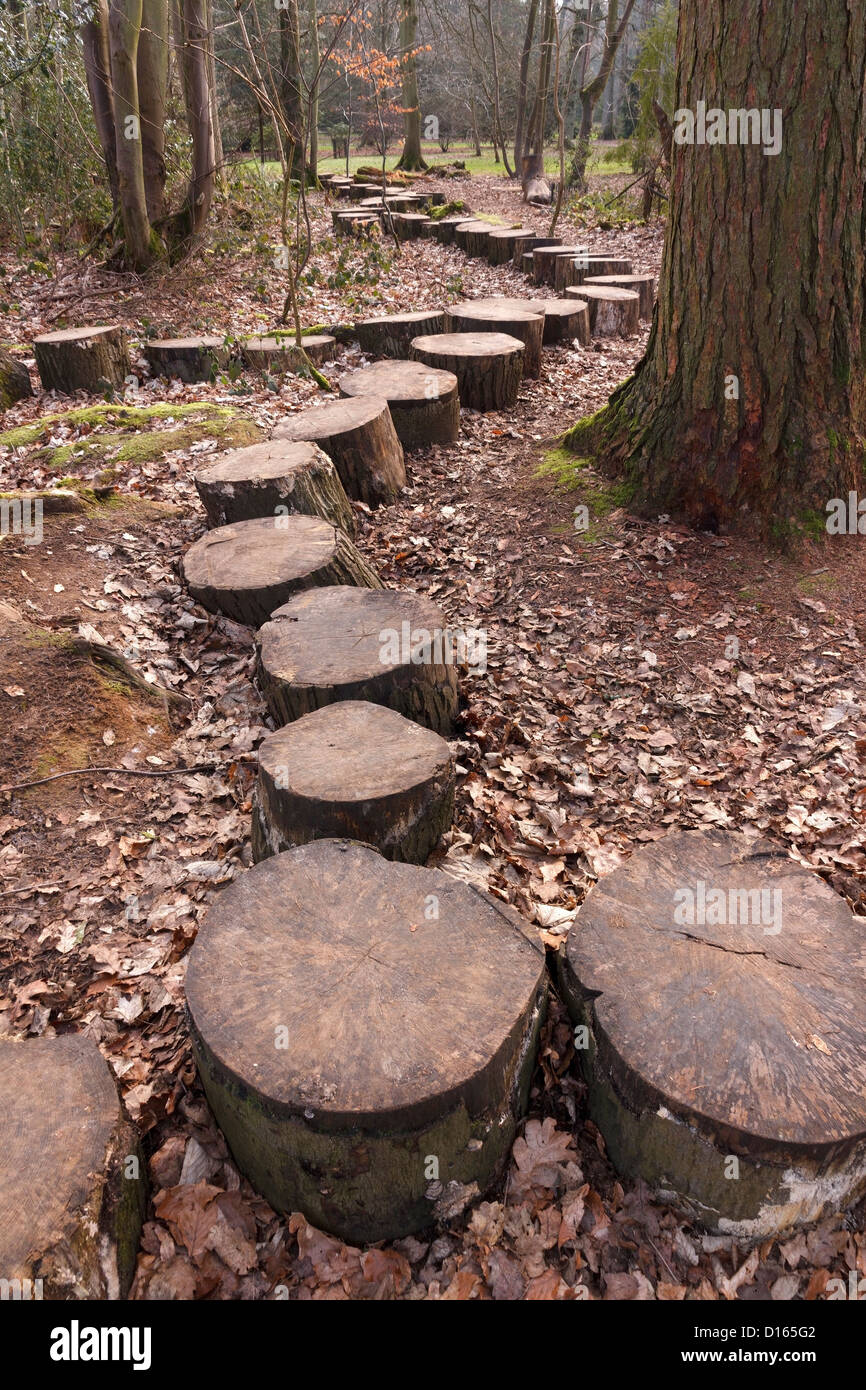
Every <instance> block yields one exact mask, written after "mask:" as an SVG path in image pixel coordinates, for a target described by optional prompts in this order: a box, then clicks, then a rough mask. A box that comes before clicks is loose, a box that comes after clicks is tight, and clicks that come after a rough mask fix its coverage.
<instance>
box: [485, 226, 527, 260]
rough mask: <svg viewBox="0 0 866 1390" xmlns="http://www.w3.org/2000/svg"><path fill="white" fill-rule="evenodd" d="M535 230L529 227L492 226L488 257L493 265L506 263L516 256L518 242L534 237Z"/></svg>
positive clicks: (488, 240) (489, 236) (489, 235)
mask: <svg viewBox="0 0 866 1390" xmlns="http://www.w3.org/2000/svg"><path fill="white" fill-rule="evenodd" d="M533 235H534V234H533V232H532V229H531V228H527V227H492V228H491V229H490V232H489V234H488V237H487V259H488V261H489V262H490V264H491V265H505V264H506V263H507V262H508V261H510V260H511V259H512V258H513V256H514V248H515V246H516V245H517V243H518V242H526V240H527V238H529V239H532V237H533Z"/></svg>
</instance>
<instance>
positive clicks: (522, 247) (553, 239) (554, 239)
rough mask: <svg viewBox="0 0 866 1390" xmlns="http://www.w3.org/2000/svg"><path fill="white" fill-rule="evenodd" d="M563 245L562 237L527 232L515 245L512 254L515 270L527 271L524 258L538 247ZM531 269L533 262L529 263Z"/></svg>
mask: <svg viewBox="0 0 866 1390" xmlns="http://www.w3.org/2000/svg"><path fill="white" fill-rule="evenodd" d="M561 245H562V237H561V236H536V235H535V234H534V233H526V232H524V233H523V235H522V236H521V237H520V238H519V239H518V240H517V241H516V242H515V243H514V251H513V253H512V263H513V265H514V269H515V270H526V269H527V267H526V265H525V264H524V256H525V255H526V253H527V252H528V251H533V250H534V249H535V247H536V246H561ZM529 268H530V269H531V268H532V262H531V261H530V262H529Z"/></svg>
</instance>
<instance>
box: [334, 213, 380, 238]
mask: <svg viewBox="0 0 866 1390" xmlns="http://www.w3.org/2000/svg"><path fill="white" fill-rule="evenodd" d="M378 226H379V218H378V216H377V215H376V213H351V214H350V213H347V214H345V215H344V216H342V217H335V219H334V231H335V232H336V234H337V236H354V237H360V236H369V235H370V234H371V231H372V229H373V227H377V228H378Z"/></svg>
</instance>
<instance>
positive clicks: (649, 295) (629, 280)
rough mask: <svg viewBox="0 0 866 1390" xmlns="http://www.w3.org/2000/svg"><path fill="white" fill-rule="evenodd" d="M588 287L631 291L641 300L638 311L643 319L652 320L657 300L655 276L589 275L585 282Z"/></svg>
mask: <svg viewBox="0 0 866 1390" xmlns="http://www.w3.org/2000/svg"><path fill="white" fill-rule="evenodd" d="M584 283H585V284H587V285H616V287H617V289H620V290H631V291H632V293H634V294H636V295H637V296H638V297H639V299H640V309H639V310H638V312H639V314H640V317H641V318H642V319H651V318H652V316H653V305H654V304H655V299H656V277H655V276H654V275H589V276H587V278H586V280H585V281H584Z"/></svg>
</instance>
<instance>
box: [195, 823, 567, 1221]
mask: <svg viewBox="0 0 866 1390" xmlns="http://www.w3.org/2000/svg"><path fill="white" fill-rule="evenodd" d="M186 996H187V1003H188V1009H189V1017H190V1024H191V1032H192V1039H193V1047H194V1050H195V1054H196V1060H197V1063H198V1068H199V1074H200V1076H201V1079H202V1082H203V1084H204V1089H205V1092H206V1094H207V1097H208V1100H209V1102H210V1105H211V1108H212V1110H213V1112H214V1114H215V1115H216V1117H217V1120H218V1122H219V1124H220V1127H221V1129H222V1131H223V1133H224V1135H225V1137H226V1139H227V1140H228V1143H229V1147H230V1148H231V1150H232V1153H233V1155H234V1158H235V1161H236V1162H237V1164H238V1167H239V1168H240V1169H241V1171H242V1172H243V1173H245V1174H246V1176H247V1177H248V1178H249V1180H250V1182H251V1183H252V1184H253V1186H254V1187H255V1188H256V1189H257V1190H258V1191H259V1192H261V1193H262V1194H263V1195H264V1196H265V1197H266V1198H267V1200H268V1201H269V1202H270V1203H271V1205H272V1206H273V1207H275V1208H276V1209H277V1210H280V1211H293V1210H300V1211H302V1212H303V1213H304V1215H305V1216H306V1217H307V1219H308V1220H309V1221H311V1222H312V1223H313V1225H315V1226H317V1227H320V1228H323V1229H324V1230H326V1231H331V1232H333V1233H334V1234H335V1235H337V1236H339V1237H340V1238H341V1239H343V1240H346V1241H350V1242H352V1243H353V1244H367V1243H369V1242H371V1241H377V1240H383V1239H389V1238H394V1237H398V1236H403V1235H408V1234H409V1233H410V1232H412V1231H417V1230H420V1229H423V1228H424V1227H425V1226H428V1225H430V1224H431V1223H432V1221H433V1220H434V1219H435V1215H436V1213H435V1207H434V1204H435V1200H436V1197H437V1195H438V1194H439V1193H440V1192H441V1190H442V1186H443V1185H444V1186H445V1191H446V1193H447V1190H448V1189H447V1185H448V1184H449V1183H451V1182H457V1183H460V1184H466V1185H469V1184H472V1183H476V1184H477V1185H478V1189H479V1191H484V1190H485V1189H486V1188H487V1187H488V1186H489V1185H490V1184H491V1182H492V1181H494V1179H495V1178H496V1176H497V1174H498V1173H499V1171H500V1170H501V1168H502V1167H503V1165H504V1163H505V1161H506V1159H507V1156H508V1153H509V1150H510V1147H511V1143H512V1141H513V1139H514V1134H515V1131H516V1127H517V1124H518V1122H519V1119H520V1117H521V1115H522V1113H523V1111H524V1109H525V1105H526V1099H527V1094H528V1089H529V1082H530V1077H531V1072H532V1067H533V1063H534V1059H535V1052H536V1047H537V1039H538V1032H539V1028H540V1024H541V1020H542V1017H543V1013H544V1007H545V1003H546V984H545V970H544V956H543V953H542V951H541V950H540V949H539V946H538V944H537V943H536V942H535V941H534V940H533V939H532V938H531V937H530V936H529V934H528V932H527V931H526V930H525V929H524V927H523V924H522V923H521V920H520V918H518V917H517V914H516V913H514V912H513V910H512V909H510V908H508V907H506V906H504V905H503V904H502V903H500V902H498V901H497V900H496V899H494V898H491V897H488V896H486V895H483V894H481V893H479V892H477V891H476V890H475V889H473V888H471V887H469V886H468V885H467V884H465V883H461V882H459V881H458V880H457V879H454V878H451V877H450V876H449V875H447V874H444V873H441V872H440V871H438V870H436V869H427V868H420V867H418V866H417V865H414V864H397V863H391V862H389V861H388V860H386V859H383V858H382V857H381V855H378V854H377V853H376V852H375V850H372V849H370V848H369V847H368V846H366V845H361V844H358V843H356V842H354V841H351V840H317V841H315V842H314V843H313V844H308V845H302V846H301V847H300V848H298V849H291V850H287V851H286V853H285V854H278V855H276V856H275V857H274V858H272V859H266V860H264V861H263V862H262V863H260V864H257V865H255V867H254V868H252V869H250V870H249V872H248V873H246V874H244V875H243V876H242V877H241V878H239V879H236V880H235V882H234V883H232V884H231V885H230V886H229V887H228V888H226V889H225V890H224V891H223V892H222V893H221V894H220V895H219V897H218V898H217V899H216V901H215V902H214V903H213V905H212V906H211V907H210V909H209V911H208V913H207V916H206V918H205V920H204V922H203V923H202V925H201V927H200V929H199V934H198V937H197V939H196V942H195V945H194V946H193V948H192V951H191V953H190V961H189V969H188V972H187V976H186ZM431 1158H435V1159H436V1160H437V1168H436V1170H435V1171H436V1172H437V1175H438V1176H437V1179H433V1178H432V1173H433V1170H431Z"/></svg>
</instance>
